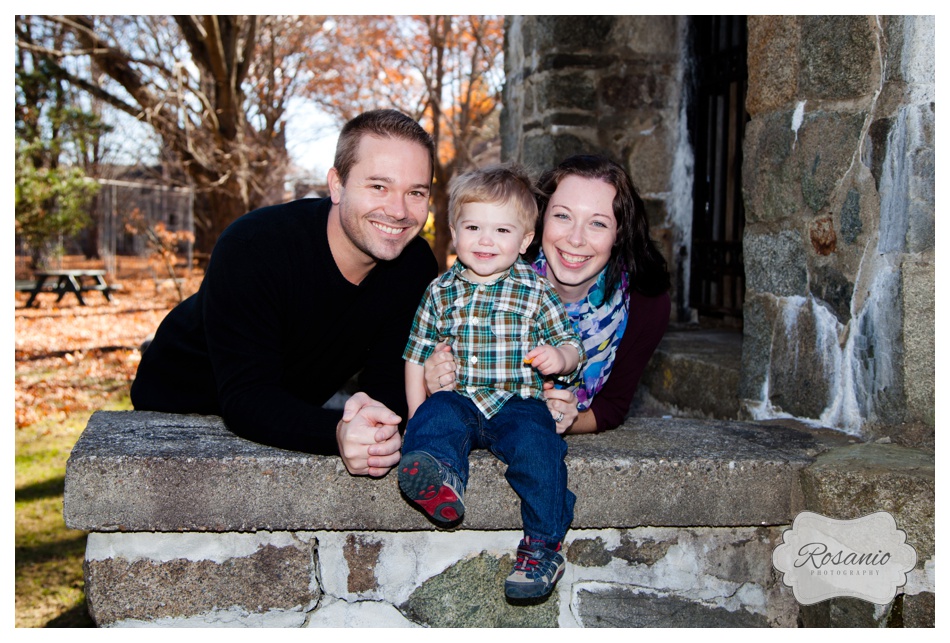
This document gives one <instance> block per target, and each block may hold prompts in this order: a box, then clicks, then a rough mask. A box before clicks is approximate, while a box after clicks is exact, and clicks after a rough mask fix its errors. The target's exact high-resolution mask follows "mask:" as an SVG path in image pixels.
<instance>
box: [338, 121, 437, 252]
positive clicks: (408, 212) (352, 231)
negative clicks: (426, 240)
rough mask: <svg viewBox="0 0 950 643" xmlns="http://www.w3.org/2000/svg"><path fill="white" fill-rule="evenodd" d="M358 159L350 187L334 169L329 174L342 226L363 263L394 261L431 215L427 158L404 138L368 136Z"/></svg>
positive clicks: (361, 141) (351, 170) (353, 168)
mask: <svg viewBox="0 0 950 643" xmlns="http://www.w3.org/2000/svg"><path fill="white" fill-rule="evenodd" d="M357 159H358V160H357V162H356V163H355V164H354V165H353V167H352V168H351V169H350V174H349V176H348V177H347V180H346V185H344V184H343V183H342V181H341V180H340V176H339V174H338V173H337V172H336V169H331V170H330V172H329V175H328V179H329V184H330V197H331V199H332V201H333V204H334V205H335V206H337V207H338V208H339V212H340V224H341V227H342V228H343V231H344V233H345V236H346V237H347V240H348V241H349V244H351V247H352V249H353V250H354V251H355V252H356V253H359V254H361V255H363V257H364V259H370V260H372V261H374V262H375V261H389V260H391V259H395V258H396V257H398V256H399V253H401V252H402V251H403V249H405V247H406V246H407V245H408V244H409V242H410V241H412V239H413V238H414V237H415V236H416V235H417V234H419V232H420V231H421V230H422V226H423V225H425V222H426V217H427V216H428V214H429V181H430V177H431V176H432V169H431V167H430V166H429V153H428V152H427V151H426V149H425V148H424V147H423V146H421V145H419V144H417V143H413V142H411V141H407V140H405V139H401V138H378V137H376V136H370V135H364V136H363V138H362V139H361V140H360V144H359V153H358V155H357Z"/></svg>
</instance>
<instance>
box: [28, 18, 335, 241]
mask: <svg viewBox="0 0 950 643" xmlns="http://www.w3.org/2000/svg"><path fill="white" fill-rule="evenodd" d="M18 20H19V18H18ZM42 20H43V21H45V22H46V23H49V24H56V25H59V26H61V28H62V32H63V33H64V34H66V36H67V37H65V38H63V39H62V40H61V42H58V43H52V42H35V41H28V40H26V39H24V38H20V37H19V34H20V30H19V29H18V30H17V33H18V39H17V47H19V48H23V49H29V50H30V51H31V52H33V53H34V54H35V55H37V56H42V57H43V59H44V61H45V62H46V64H48V66H49V68H50V69H51V70H52V73H54V74H55V75H56V76H57V77H58V78H60V79H63V80H65V81H68V82H69V83H70V84H71V85H72V86H74V87H76V88H79V89H81V90H83V91H85V92H87V93H88V94H89V95H91V96H93V97H96V98H97V99H99V100H101V101H104V102H105V103H107V104H108V105H110V106H112V107H113V108H115V109H118V110H120V111H122V112H125V113H127V114H130V115H132V116H133V117H135V118H137V119H140V120H142V121H144V122H146V123H148V124H149V125H150V126H152V127H153V128H154V129H155V131H156V132H157V133H158V135H159V136H160V137H161V140H162V144H163V150H162V154H163V156H166V157H167V158H170V159H174V160H175V161H176V162H177V163H178V165H179V167H180V169H181V172H182V173H183V174H184V176H186V177H187V179H188V181H190V182H191V183H192V184H193V185H194V187H195V189H196V191H197V195H198V197H197V201H196V208H195V219H196V227H197V230H196V233H197V234H196V236H197V242H198V246H199V248H200V249H202V250H205V251H210V249H211V247H212V246H213V244H214V242H215V240H216V239H217V237H218V235H219V234H220V233H221V232H222V231H223V230H224V228H225V227H226V226H227V225H228V224H229V223H230V222H231V221H233V220H234V219H235V218H237V217H238V216H240V215H241V214H243V213H245V212H247V211H248V210H251V209H253V208H255V207H258V206H259V205H263V204H265V203H266V202H269V201H277V200H279V199H280V198H281V196H282V183H283V179H284V169H285V167H286V164H287V151H286V144H285V139H284V130H283V125H284V111H285V109H286V105H287V100H288V98H289V96H290V95H292V94H293V92H294V91H296V88H297V85H298V81H297V70H298V67H299V64H300V62H301V59H302V54H301V51H302V42H303V39H304V38H305V37H306V35H307V34H308V33H309V31H310V30H311V28H312V27H311V25H312V24H313V23H314V21H315V20H316V23H315V24H321V23H322V20H320V19H315V18H302V17H255V16H175V17H168V16H44V17H43V18H42ZM93 71H94V72H95V73H93Z"/></svg>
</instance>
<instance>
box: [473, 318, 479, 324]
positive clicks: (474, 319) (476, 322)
mask: <svg viewBox="0 0 950 643" xmlns="http://www.w3.org/2000/svg"><path fill="white" fill-rule="evenodd" d="M472 324H473V325H475V326H478V317H472Z"/></svg>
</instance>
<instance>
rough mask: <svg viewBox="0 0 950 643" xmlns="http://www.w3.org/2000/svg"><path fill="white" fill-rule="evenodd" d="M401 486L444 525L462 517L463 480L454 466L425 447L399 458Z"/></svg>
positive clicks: (411, 498) (413, 499) (411, 497)
mask: <svg viewBox="0 0 950 643" xmlns="http://www.w3.org/2000/svg"><path fill="white" fill-rule="evenodd" d="M399 488H400V489H402V492H403V493H404V494H406V496H408V497H409V499H410V500H412V501H413V502H414V503H416V504H417V505H419V506H420V507H422V510H423V511H425V512H426V513H427V514H428V515H430V516H431V517H432V519H433V520H435V521H436V522H438V523H441V524H442V525H448V524H449V523H454V522H457V521H459V520H461V519H462V516H463V515H464V514H465V502H464V501H463V500H462V481H461V479H460V478H459V477H458V474H456V473H455V471H453V470H452V468H451V467H447V466H445V465H443V464H442V463H441V462H439V461H438V460H436V459H435V458H433V457H432V456H431V455H429V454H428V453H426V452H425V451H413V452H412V453H407V454H405V455H404V456H402V460H400V461H399Z"/></svg>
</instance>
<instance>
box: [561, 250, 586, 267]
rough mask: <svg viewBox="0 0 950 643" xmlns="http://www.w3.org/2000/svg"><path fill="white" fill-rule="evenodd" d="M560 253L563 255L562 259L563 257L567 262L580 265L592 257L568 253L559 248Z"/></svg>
mask: <svg viewBox="0 0 950 643" xmlns="http://www.w3.org/2000/svg"><path fill="white" fill-rule="evenodd" d="M558 254H560V255H561V259H563V260H564V261H566V262H567V263H570V264H574V265H580V264H582V263H584V262H585V261H587V260H588V259H590V257H585V256H583V255H572V254H567V253H566V252H562V251H560V250H558Z"/></svg>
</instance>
